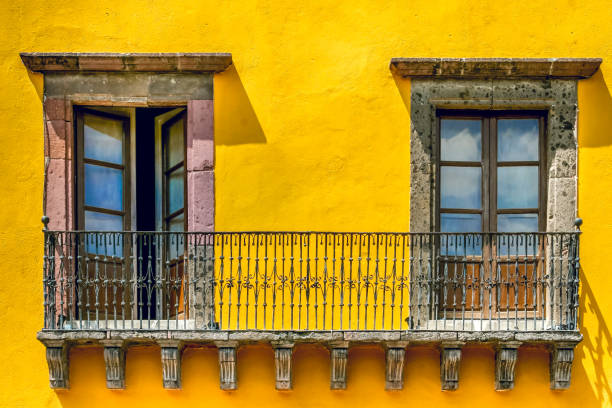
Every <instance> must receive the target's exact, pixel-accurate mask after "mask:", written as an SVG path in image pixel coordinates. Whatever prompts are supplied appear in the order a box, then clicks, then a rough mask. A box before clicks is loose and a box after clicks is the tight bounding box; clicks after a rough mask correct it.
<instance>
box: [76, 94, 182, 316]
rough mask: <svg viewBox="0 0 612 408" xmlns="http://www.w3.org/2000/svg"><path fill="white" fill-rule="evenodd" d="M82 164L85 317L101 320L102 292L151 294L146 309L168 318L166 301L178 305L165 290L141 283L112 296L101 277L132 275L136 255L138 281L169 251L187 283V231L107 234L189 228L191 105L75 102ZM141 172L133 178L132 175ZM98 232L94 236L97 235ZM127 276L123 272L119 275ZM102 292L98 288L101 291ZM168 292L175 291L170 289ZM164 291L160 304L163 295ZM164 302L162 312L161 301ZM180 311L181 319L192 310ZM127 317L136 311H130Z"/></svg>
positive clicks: (171, 264) (124, 296)
mask: <svg viewBox="0 0 612 408" xmlns="http://www.w3.org/2000/svg"><path fill="white" fill-rule="evenodd" d="M75 116H76V134H77V141H76V147H77V149H76V150H77V161H76V173H75V174H76V175H77V176H76V180H75V184H76V185H75V188H76V191H77V202H76V213H77V217H78V218H77V225H78V229H81V230H83V231H88V233H86V234H83V235H81V236H80V237H81V238H83V240H84V241H85V242H84V243H81V244H80V249H79V253H78V255H79V259H81V264H80V265H79V267H80V270H82V271H84V272H85V273H84V274H83V275H81V276H80V278H81V282H80V283H81V284H80V285H79V286H78V293H77V295H76V297H77V299H78V300H79V301H80V303H81V304H82V305H84V306H83V307H82V309H81V310H80V312H81V313H82V314H85V316H81V317H89V318H91V319H95V313H96V305H95V303H96V302H95V301H94V300H95V299H98V298H100V293H102V294H103V298H104V299H105V300H106V302H109V304H111V303H112V304H114V305H117V304H121V303H124V302H126V301H133V302H136V301H138V300H140V301H141V303H142V299H148V302H147V303H150V304H151V305H150V306H148V307H147V308H146V310H144V309H145V308H144V306H141V308H140V309H141V310H139V313H140V314H141V315H145V316H154V315H156V316H160V315H161V314H160V313H161V309H162V308H163V305H164V304H172V305H174V304H175V303H177V304H178V302H177V299H175V297H176V295H175V294H173V293H172V291H168V290H166V289H167V288H164V289H163V290H162V291H161V292H159V291H158V292H159V293H157V292H156V293H153V292H151V293H144V291H143V290H142V288H140V292H141V293H138V291H139V287H138V285H132V287H131V288H127V289H126V288H121V289H119V290H115V291H114V292H112V293H111V291H108V290H106V289H104V287H102V288H100V287H98V285H97V284H95V282H97V280H98V278H99V276H101V275H102V276H110V277H112V278H113V279H128V278H130V277H128V276H123V275H125V274H126V271H125V269H126V268H127V267H124V266H125V265H124V263H126V262H128V263H127V264H126V265H128V264H129V261H126V260H129V259H131V256H132V255H135V256H137V257H139V258H142V259H143V267H144V269H143V267H141V268H139V270H138V271H137V272H136V273H135V275H134V276H133V277H131V279H137V280H138V282H142V281H143V280H146V279H149V278H151V276H153V275H154V274H155V273H156V271H157V270H158V269H160V267H159V266H158V265H155V264H154V263H153V262H151V263H149V262H148V260H145V258H147V257H148V256H153V255H154V254H156V253H159V251H161V253H162V257H163V259H164V261H163V264H164V265H166V264H167V265H168V269H167V273H168V275H169V276H171V277H172V279H174V280H175V281H176V282H177V285H179V287H180V288H182V287H183V286H184V285H185V276H184V269H185V268H184V258H185V255H184V252H185V242H184V239H183V237H182V235H175V234H170V235H163V236H159V237H158V239H159V242H157V241H156V242H149V241H150V239H146V238H144V239H143V238H139V236H138V235H132V234H129V233H125V234H124V233H107V232H105V231H134V230H137V231H138V230H140V231H143V230H144V231H150V230H157V231H169V232H183V231H185V230H186V228H185V227H186V226H185V223H186V217H185V215H186V210H185V202H186V201H187V200H186V191H187V188H186V172H185V162H186V136H185V132H186V123H185V122H186V112H185V108H184V107H179V108H174V107H167V108H160V107H157V108H130V107H96V106H89V107H82V106H79V107H75ZM132 176H133V177H132ZM89 231H91V233H89ZM118 275H119V276H118ZM96 291H97V292H98V293H97V294H96ZM165 292H167V293H165ZM157 296H161V299H160V301H159V302H157V301H156V297H157ZM156 303H159V305H158V307H157V308H158V309H160V310H155V308H154V307H153V305H155V304H156ZM184 309H185V308H184V307H183V305H180V304H179V305H178V306H177V307H175V308H174V309H173V317H176V316H177V315H178V314H180V313H182V312H183V311H184ZM122 313H123V314H124V315H125V316H126V317H128V318H129V317H130V316H132V315H134V314H135V313H136V312H135V311H133V310H132V308H126V310H125V311H122Z"/></svg>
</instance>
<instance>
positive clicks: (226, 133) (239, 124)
mask: <svg viewBox="0 0 612 408" xmlns="http://www.w3.org/2000/svg"><path fill="white" fill-rule="evenodd" d="M214 87H215V89H214V95H215V96H214V98H215V144H216V145H238V144H249V143H266V137H265V135H264V132H263V129H262V128H261V124H260V123H259V120H258V119H257V115H256V114H255V111H254V110H253V105H251V101H250V100H249V96H248V95H247V92H246V90H245V89H244V85H243V84H242V81H241V80H240V75H238V71H236V67H235V66H234V65H231V66H230V67H229V68H228V69H227V70H226V71H225V72H222V73H220V74H217V75H215V80H214Z"/></svg>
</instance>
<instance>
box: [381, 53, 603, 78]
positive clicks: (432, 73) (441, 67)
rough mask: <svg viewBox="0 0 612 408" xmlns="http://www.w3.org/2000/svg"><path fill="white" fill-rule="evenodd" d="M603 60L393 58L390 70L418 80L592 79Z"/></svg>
mask: <svg viewBox="0 0 612 408" xmlns="http://www.w3.org/2000/svg"><path fill="white" fill-rule="evenodd" d="M601 62H602V59H601V58H392V59H391V64H390V69H391V71H392V72H393V73H395V74H397V75H400V76H403V77H417V78H424V77H429V78H432V77H433V78H469V79H485V78H489V79H490V78H499V79H502V78H503V79H511V78H530V79H543V78H564V79H583V78H589V77H590V76H592V75H593V74H594V73H595V72H596V71H597V69H598V68H599V65H600V64H601Z"/></svg>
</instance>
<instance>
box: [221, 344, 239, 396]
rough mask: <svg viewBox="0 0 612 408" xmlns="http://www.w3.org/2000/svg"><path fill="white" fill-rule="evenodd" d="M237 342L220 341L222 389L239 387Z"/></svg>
mask: <svg viewBox="0 0 612 408" xmlns="http://www.w3.org/2000/svg"><path fill="white" fill-rule="evenodd" d="M237 347H238V343H237V342H219V343H217V349H218V350H219V384H220V387H221V389H222V390H235V389H237V388H238V380H237V375H236V372H237V371H236V349H237Z"/></svg>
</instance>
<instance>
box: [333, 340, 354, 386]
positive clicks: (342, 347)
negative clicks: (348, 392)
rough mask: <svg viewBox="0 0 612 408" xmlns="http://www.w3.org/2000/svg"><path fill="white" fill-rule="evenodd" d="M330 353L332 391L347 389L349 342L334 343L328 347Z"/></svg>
mask: <svg viewBox="0 0 612 408" xmlns="http://www.w3.org/2000/svg"><path fill="white" fill-rule="evenodd" d="M328 347H329V353H330V360H331V362H330V370H329V371H330V384H329V388H330V389H332V390H345V389H346V366H347V365H348V349H349V343H348V341H337V342H332V343H330V344H329V345H328Z"/></svg>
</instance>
